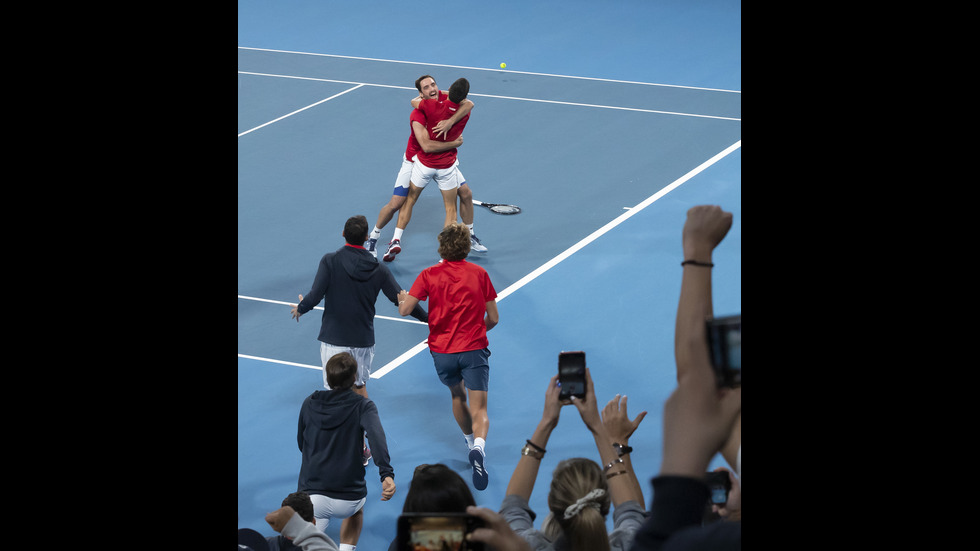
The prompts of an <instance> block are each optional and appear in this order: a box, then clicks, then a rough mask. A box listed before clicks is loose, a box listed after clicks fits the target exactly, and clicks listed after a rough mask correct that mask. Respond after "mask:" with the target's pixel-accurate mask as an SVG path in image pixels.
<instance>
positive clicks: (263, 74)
mask: <svg viewBox="0 0 980 551" xmlns="http://www.w3.org/2000/svg"><path fill="white" fill-rule="evenodd" d="M238 74H240V75H251V76H260V77H272V78H292V79H297V80H315V81H319V82H334V83H337V84H356V85H357V86H355V87H354V88H351V89H350V90H345V91H343V92H341V93H340V94H336V95H333V96H330V97H329V98H326V99H324V100H320V101H318V102H316V103H314V104H312V105H307V106H306V107H304V108H302V109H299V110H296V111H293V112H292V113H290V114H289V115H284V116H282V117H279V118H278V119H276V120H273V121H269V122H267V123H265V124H262V125H259V126H256V127H255V128H253V129H252V130H258V129H259V128H262V127H263V126H267V125H269V124H272V123H274V122H276V121H279V120H281V119H284V118H286V117H288V116H290V115H294V114H296V113H299V112H300V111H304V110H306V109H309V108H310V107H314V106H317V105H320V104H321V103H323V102H325V101H327V100H331V99H333V98H335V97H337V96H340V95H342V94H346V93H347V92H351V91H353V90H356V89H358V88H360V87H362V86H371V87H375V88H395V89H399V90H415V88H413V87H411V86H395V85H393V84H373V83H370V82H351V81H347V80H334V79H329V78H315V77H298V76H294V75H277V74H271V73H253V72H250V71H238ZM469 95H471V96H476V97H482V98H496V99H508V100H515V101H532V102H537V103H552V104H555V105H571V106H573V107H592V108H597V109H616V110H619V111H635V112H638V113H657V114H660V115H675V116H679V117H698V118H703V119H716V120H723V121H736V122H741V120H742V119H739V118H735V117H720V116H718V115H699V114H697V113H681V112H678V111H659V110H656V109H640V108H638V107H619V106H616V105H600V104H596V103H577V102H573V101H557V100H550V99H537V98H521V97H515V96H496V95H493V94H477V93H473V92H471V93H470V94H469ZM252 130H246V131H245V132H242V133H241V134H239V135H238V137H239V138H240V137H242V136H244V135H245V134H248V133H249V132H252Z"/></svg>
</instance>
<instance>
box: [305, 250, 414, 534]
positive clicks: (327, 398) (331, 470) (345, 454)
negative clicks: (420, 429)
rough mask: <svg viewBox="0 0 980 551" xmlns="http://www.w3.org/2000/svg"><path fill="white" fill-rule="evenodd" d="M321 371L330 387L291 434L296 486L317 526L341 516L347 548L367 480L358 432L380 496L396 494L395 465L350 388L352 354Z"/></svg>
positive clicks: (311, 400)
mask: <svg viewBox="0 0 980 551" xmlns="http://www.w3.org/2000/svg"><path fill="white" fill-rule="evenodd" d="M362 243H363V241H362ZM324 373H326V377H327V381H328V383H329V384H330V386H331V388H332V390H327V391H323V390H317V391H315V392H313V394H311V395H310V396H308V397H307V398H306V400H304V401H303V406H302V408H301V409H300V413H299V429H298V431H297V436H296V439H297V442H298V444H299V449H300V452H301V453H302V455H303V458H302V463H301V464H300V470H299V481H298V484H297V486H298V488H297V489H298V490H299V491H301V492H306V493H307V494H309V496H310V500H312V501H313V516H314V518H315V520H316V526H317V528H319V529H320V530H321V531H325V530H326V528H327V525H328V524H329V522H330V519H331V518H332V517H338V518H342V519H343V521H341V524H340V549H341V551H347V550H353V549H354V548H355V547H356V546H357V540H358V538H359V537H360V535H361V527H362V526H363V523H364V509H363V507H364V502H365V501H366V500H367V484H366V482H365V480H364V475H365V469H364V465H363V464H362V463H361V460H360V454H359V453H358V451H359V449H360V445H361V436H362V435H363V434H365V433H367V435H368V438H369V439H370V440H371V444H372V447H373V448H374V449H373V452H374V464H375V465H377V466H378V472H379V474H380V475H381V500H382V501H388V500H389V499H391V497H392V496H393V495H395V471H394V469H392V467H391V458H390V457H389V456H388V442H387V439H386V438H385V432H384V428H383V427H382V426H381V418H380V417H379V415H378V408H377V406H375V404H374V402H372V401H371V400H368V399H367V398H365V397H363V396H361V395H359V394H357V393H355V392H352V390H351V389H352V388H353V386H354V378H355V375H356V373H357V362H356V360H355V359H354V357H353V356H351V355H350V354H349V353H347V352H341V353H340V354H337V355H335V356H333V357H331V358H330V359H329V360H327V365H326V367H324Z"/></svg>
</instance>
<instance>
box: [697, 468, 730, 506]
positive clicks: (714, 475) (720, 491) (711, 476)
mask: <svg viewBox="0 0 980 551" xmlns="http://www.w3.org/2000/svg"><path fill="white" fill-rule="evenodd" d="M704 482H705V483H706V484H707V485H708V491H709V496H710V497H709V498H708V500H709V501H710V502H711V503H713V504H715V505H724V504H726V503H728V492H730V491H731V490H732V481H731V479H730V478H728V473H727V472H725V471H709V472H708V473H707V474H705V476H704Z"/></svg>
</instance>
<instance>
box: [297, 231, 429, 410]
mask: <svg viewBox="0 0 980 551" xmlns="http://www.w3.org/2000/svg"><path fill="white" fill-rule="evenodd" d="M343 237H344V239H345V240H346V241H347V243H346V244H345V245H344V246H343V247H341V248H340V249H337V251H335V252H332V253H327V254H325V255H323V258H321V259H320V265H319V267H318V268H317V271H316V277H314V278H313V287H312V288H311V289H310V292H308V293H306V296H305V297H304V296H303V295H299V300H300V302H299V304H297V305H296V306H295V307H293V309H292V315H293V319H295V320H296V322H297V323H299V317H300V316H302V315H303V314H305V313H307V312H309V311H310V310H312V309H313V307H314V306H316V305H317V304H319V303H320V301H321V300H322V301H324V304H323V318H322V321H321V324H320V336H319V337H317V338H318V340H319V341H320V361H321V363H322V364H323V365H324V366H326V364H327V360H328V359H330V358H331V357H333V356H334V355H335V354H338V353H340V352H349V353H350V354H351V355H352V356H354V358H355V359H356V360H357V368H358V369H357V380H356V381H355V383H354V392H357V393H358V394H360V395H361V396H364V397H365V398H367V397H368V394H367V380H368V378H370V376H371V362H372V360H373V359H374V313H375V308H374V304H375V302H376V301H377V300H378V293H379V292H383V293H384V295H385V296H386V297H388V300H390V301H391V303H392V304H394V305H395V306H398V292H399V291H400V290H401V288H402V287H401V286H400V285H399V284H398V282H397V281H395V277H394V276H393V275H391V272H390V271H389V270H388V267H387V266H385V265H384V264H381V263H379V262H378V259H377V258H375V257H374V256H372V255H371V253H369V252H368V251H367V250H366V249H365V248H364V242H365V241H367V238H368V223H367V218H365V217H364V216H363V215H358V216H352V217H350V218H348V219H347V223H346V224H344V233H343ZM410 315H411V316H412V317H413V318H415V319H417V320H419V321H421V322H426V323H427V322H428V319H429V317H428V315H427V314H426V312H425V310H423V309H422V308H421V307H417V308H416V309H414V310H412V313H411V314H410ZM323 386H324V388H328V389H329V388H330V385H328V384H327V376H326V372H324V375H323Z"/></svg>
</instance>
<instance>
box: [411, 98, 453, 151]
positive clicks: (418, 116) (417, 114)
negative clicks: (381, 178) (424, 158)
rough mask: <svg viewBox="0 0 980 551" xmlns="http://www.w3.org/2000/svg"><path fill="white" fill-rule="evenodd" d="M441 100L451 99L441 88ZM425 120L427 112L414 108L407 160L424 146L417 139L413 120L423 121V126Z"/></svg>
mask: <svg viewBox="0 0 980 551" xmlns="http://www.w3.org/2000/svg"><path fill="white" fill-rule="evenodd" d="M439 100H444V101H448V100H449V94H447V93H445V92H443V91H442V90H440V91H439ZM450 116H452V115H450ZM425 121H426V119H425V114H423V113H422V112H421V111H419V110H418V109H412V114H411V115H409V116H408V146H407V147H406V148H405V160H407V161H411V160H412V157H414V156H415V155H416V154H417V153H421V152H422V146H421V145H419V141H418V140H417V139H415V127H414V126H412V123H413V122H420V123H422V126H425ZM436 122H439V121H436ZM453 126H455V125H453ZM430 135H431V133H430ZM455 139H456V138H453V139H452V140H449V141H453V140H455Z"/></svg>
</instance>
